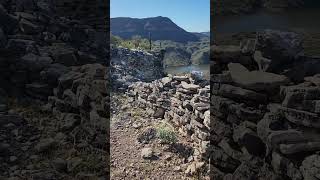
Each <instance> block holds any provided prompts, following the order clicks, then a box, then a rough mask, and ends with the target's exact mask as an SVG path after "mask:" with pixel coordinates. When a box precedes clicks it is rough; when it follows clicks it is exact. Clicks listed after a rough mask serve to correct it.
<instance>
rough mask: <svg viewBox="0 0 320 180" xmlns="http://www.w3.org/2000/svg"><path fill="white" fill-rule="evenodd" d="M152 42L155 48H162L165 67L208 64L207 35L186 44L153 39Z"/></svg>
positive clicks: (208, 46)
mask: <svg viewBox="0 0 320 180" xmlns="http://www.w3.org/2000/svg"><path fill="white" fill-rule="evenodd" d="M160 43H161V47H160ZM154 44H155V46H154V48H155V49H163V50H164V59H163V64H164V66H166V67H170V66H185V65H190V64H194V65H199V64H209V59H210V58H209V50H210V41H209V38H208V37H207V36H206V37H203V38H202V39H201V40H200V41H198V42H189V43H187V44H183V43H177V42H172V41H155V42H154Z"/></svg>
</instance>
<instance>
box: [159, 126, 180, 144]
mask: <svg viewBox="0 0 320 180" xmlns="http://www.w3.org/2000/svg"><path fill="white" fill-rule="evenodd" d="M157 136H158V138H159V139H160V140H161V143H164V144H174V143H176V142H177V136H176V133H175V132H174V129H173V128H172V127H169V126H168V125H167V124H161V125H160V126H159V127H158V128H157Z"/></svg>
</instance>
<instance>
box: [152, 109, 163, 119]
mask: <svg viewBox="0 0 320 180" xmlns="http://www.w3.org/2000/svg"><path fill="white" fill-rule="evenodd" d="M164 113H165V109H163V108H160V107H158V108H156V110H155V111H154V114H153V117H154V118H161V119H163V118H164Z"/></svg>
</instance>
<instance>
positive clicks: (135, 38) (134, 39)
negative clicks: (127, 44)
mask: <svg viewBox="0 0 320 180" xmlns="http://www.w3.org/2000/svg"><path fill="white" fill-rule="evenodd" d="M131 40H132V42H133V44H134V47H135V48H136V49H137V48H138V47H139V46H140V43H141V41H142V37H141V36H139V35H135V36H132V38H131Z"/></svg>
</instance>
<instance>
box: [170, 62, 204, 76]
mask: <svg viewBox="0 0 320 180" xmlns="http://www.w3.org/2000/svg"><path fill="white" fill-rule="evenodd" d="M192 71H200V72H202V73H203V74H204V75H205V76H208V75H209V74H210V65H209V64H202V65H187V66H175V67H166V68H165V72H166V73H168V74H172V75H179V74H186V73H190V72H192Z"/></svg>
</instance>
